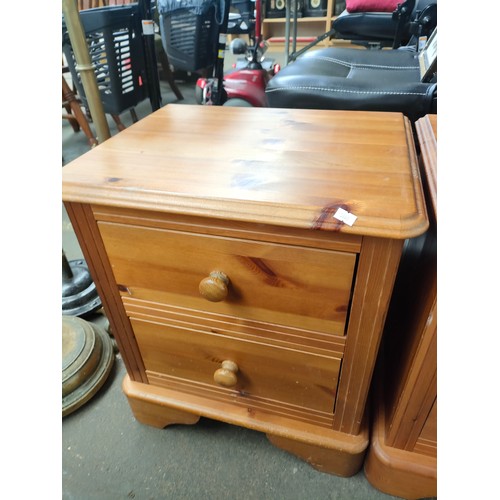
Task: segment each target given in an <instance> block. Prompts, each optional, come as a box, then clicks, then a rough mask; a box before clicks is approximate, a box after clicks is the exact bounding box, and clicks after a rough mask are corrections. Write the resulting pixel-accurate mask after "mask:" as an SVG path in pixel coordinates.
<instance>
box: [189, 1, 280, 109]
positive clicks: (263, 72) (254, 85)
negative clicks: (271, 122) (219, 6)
mask: <svg viewBox="0 0 500 500" xmlns="http://www.w3.org/2000/svg"><path fill="white" fill-rule="evenodd" d="M225 4H226V13H227V14H226V16H225V17H226V19H225V22H223V23H222V24H221V28H220V31H219V50H218V58H217V63H216V65H215V67H214V76H213V77H212V78H199V79H198V81H197V82H196V99H197V102H198V103H199V104H208V105H216V106H217V105H218V106H220V105H224V106H253V107H264V106H267V99H266V94H265V90H266V86H267V83H268V81H269V80H270V78H271V77H272V76H273V75H274V74H275V73H277V72H278V71H279V69H280V68H279V65H278V64H274V62H273V61H272V60H265V56H264V54H265V52H266V50H267V43H266V42H265V41H264V40H262V33H261V26H262V4H261V0H256V2H255V30H254V31H255V33H254V37H253V43H252V46H250V47H249V46H248V44H247V43H246V42H245V41H244V40H242V39H241V38H235V39H234V40H233V41H232V42H231V45H230V50H231V52H232V53H233V54H235V55H244V58H241V59H239V60H238V61H237V63H236V64H235V65H234V66H235V67H234V69H233V71H230V72H229V73H227V74H224V52H225V44H226V36H227V33H228V32H229V33H230V32H231V28H229V29H228V26H230V25H231V24H232V25H234V24H236V23H237V22H238V19H237V16H238V14H236V15H235V16H234V17H231V16H232V15H231V14H229V6H230V0H225Z"/></svg>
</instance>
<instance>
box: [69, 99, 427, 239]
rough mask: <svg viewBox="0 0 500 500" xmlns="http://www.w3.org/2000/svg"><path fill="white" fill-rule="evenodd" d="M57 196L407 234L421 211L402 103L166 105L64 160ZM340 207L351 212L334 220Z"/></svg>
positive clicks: (417, 230) (418, 227) (422, 221)
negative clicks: (390, 108)
mask: <svg viewBox="0 0 500 500" xmlns="http://www.w3.org/2000/svg"><path fill="white" fill-rule="evenodd" d="M62 192H63V200H64V201H71V202H80V203H92V204H99V205H108V206H118V207H131V208H138V209H145V210H153V211H160V212H170V213H177V214H191V215H201V216H207V217H215V218H222V219H226V220H236V221H247V222H255V223H262V224H275V225H281V226H289V227H296V228H304V229H321V230H327V231H341V232H345V233H350V234H357V235H371V236H380V237H388V238H407V237H413V236H417V235H419V234H421V233H423V232H424V231H425V230H426V228H427V226H428V221H427V214H426V211H425V203H424V199H423V194H422V187H421V182H420V177H419V169H418V164H417V160H416V155H415V149H414V144H413V138H412V133H411V126H410V124H409V122H408V121H407V119H406V118H404V116H403V115H401V114H399V113H382V112H380V113H379V112H362V111H324V110H301V109H275V108H233V107H216V106H198V105H178V104H169V105H167V106H165V107H163V108H161V109H160V110H158V111H156V112H155V113H152V114H151V115H149V116H148V117H146V118H144V119H142V120H140V121H139V122H137V123H136V124H134V125H132V126H131V127H130V128H128V129H126V130H124V131H123V132H120V133H119V134H117V135H116V136H114V137H112V138H111V139H109V140H107V141H106V142H104V143H102V144H101V145H99V146H98V147H96V148H95V149H93V150H91V151H89V152H87V153H85V154H84V155H82V156H80V157H79V158H77V159H76V160H74V161H73V162H71V163H70V164H68V165H66V166H65V167H64V168H63V191H62ZM339 208H342V209H344V210H345V211H347V212H349V213H351V214H353V215H355V216H356V217H357V219H356V220H355V222H354V224H353V225H352V226H350V225H348V224H346V223H344V222H341V221H339V220H337V219H336V218H335V217H334V214H335V213H336V212H337V210H338V209H339Z"/></svg>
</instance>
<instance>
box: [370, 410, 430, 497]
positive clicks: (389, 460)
mask: <svg viewBox="0 0 500 500" xmlns="http://www.w3.org/2000/svg"><path fill="white" fill-rule="evenodd" d="M364 471H365V475H366V478H367V479H368V481H369V483H370V484H371V485H372V486H373V487H374V488H377V489H378V490H380V491H382V492H384V493H387V494H389V495H394V496H398V497H401V498H406V499H408V500H416V499H419V498H427V497H435V496H437V460H436V458H434V457H431V456H427V455H422V454H419V453H415V452H412V451H406V450H400V449H398V448H393V447H391V446H387V445H386V444H385V414H384V411H383V408H382V405H380V407H379V408H378V411H377V414H376V417H375V421H374V424H373V432H372V436H371V441H370V448H369V450H368V453H367V457H366V461H365V464H364Z"/></svg>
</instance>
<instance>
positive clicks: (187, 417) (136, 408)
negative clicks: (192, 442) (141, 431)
mask: <svg viewBox="0 0 500 500" xmlns="http://www.w3.org/2000/svg"><path fill="white" fill-rule="evenodd" d="M129 383H130V379H129V377H128V375H127V376H126V377H125V379H124V380H123V391H124V393H125V395H126V396H127V399H128V402H129V404H130V408H131V409H132V413H133V414H134V417H135V418H136V420H138V421H139V422H141V424H145V425H150V426H152V427H157V428H159V429H163V428H164V427H167V426H168V425H173V424H185V425H192V424H196V422H198V420H199V419H200V416H199V415H195V414H193V413H187V412H184V411H182V410H177V409H176V408H169V407H168V406H164V405H161V404H155V403H152V402H150V401H146V399H145V398H144V399H143V398H141V396H140V394H139V393H137V391H133V393H132V391H129V389H128V384H129Z"/></svg>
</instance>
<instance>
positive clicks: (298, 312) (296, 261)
mask: <svg viewBox="0 0 500 500" xmlns="http://www.w3.org/2000/svg"><path fill="white" fill-rule="evenodd" d="M99 228H100V232H101V235H102V238H103V241H104V245H105V248H106V252H107V254H108V256H109V259H110V262H111V266H112V268H113V272H114V275H115V279H116V282H117V284H118V287H119V289H120V292H121V294H122V295H123V296H132V297H134V298H138V299H144V300H149V301H152V302H159V303H165V304H172V305H176V306H181V307H188V308H191V309H196V310H202V311H208V312H214V313H218V314H227V315H229V316H234V317H239V318H247V319H250V320H255V321H262V322H269V323H274V324H282V325H286V326H292V327H297V328H303V329H307V330H316V331H321V332H324V333H332V334H335V335H343V334H344V333H345V323H346V317H347V313H348V307H349V301H350V297H351V288H352V284H353V275H354V267H355V263H356V254H354V253H347V252H336V251H332V250H321V249H315V248H306V247H300V246H292V245H285V244H276V243H268V242H266V243H264V242H258V241H251V240H240V239H237V238H226V237H216V236H211V235H202V234H194V233H186V232H182V231H174V230H166V229H154V228H147V227H141V226H131V225H125V224H117V223H111V222H99ZM214 271H217V272H221V273H223V274H224V275H225V276H227V278H228V280H229V282H228V285H227V296H226V297H225V298H224V299H223V300H221V301H219V302H211V301H210V300H207V299H206V298H204V297H203V296H202V295H200V291H199V285H200V282H202V280H204V279H205V278H207V277H209V276H210V274H211V273H213V272H214Z"/></svg>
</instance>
